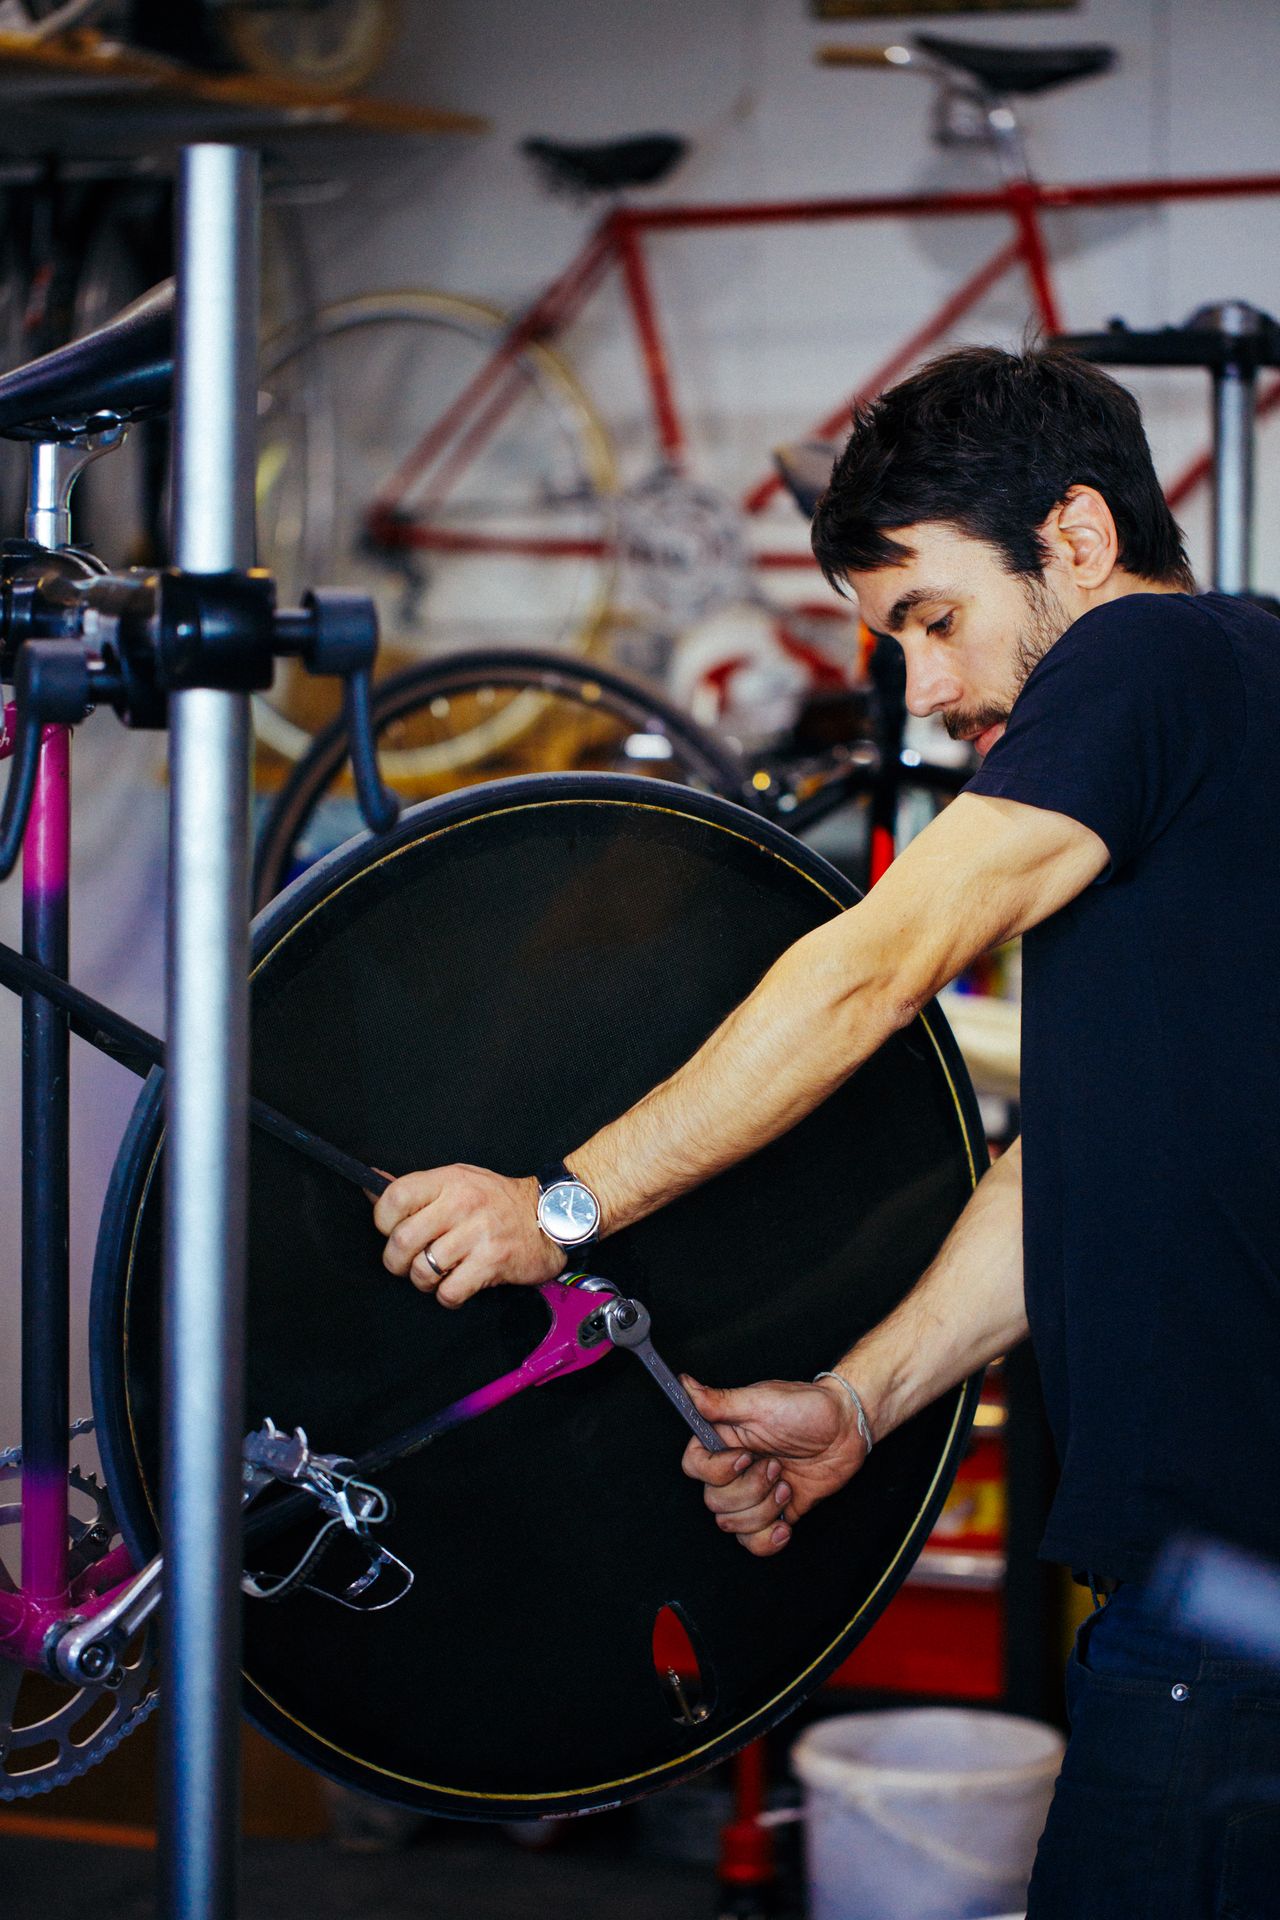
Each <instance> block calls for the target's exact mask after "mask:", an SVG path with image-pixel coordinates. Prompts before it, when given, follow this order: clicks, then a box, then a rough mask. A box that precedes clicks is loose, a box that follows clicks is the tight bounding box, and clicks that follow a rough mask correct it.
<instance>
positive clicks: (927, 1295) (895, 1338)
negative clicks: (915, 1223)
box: [834, 1140, 1027, 1440]
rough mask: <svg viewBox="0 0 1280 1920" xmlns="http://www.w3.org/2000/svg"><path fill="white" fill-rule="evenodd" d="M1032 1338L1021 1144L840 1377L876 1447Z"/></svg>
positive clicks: (984, 1183)
mask: <svg viewBox="0 0 1280 1920" xmlns="http://www.w3.org/2000/svg"><path fill="white" fill-rule="evenodd" d="M1026 1334H1027V1312H1026V1304H1025V1299H1024V1293H1023V1273H1022V1142H1021V1141H1020V1140H1016V1141H1015V1142H1014V1144H1013V1145H1012V1146H1011V1147H1010V1148H1009V1151H1008V1152H1007V1153H1005V1154H1003V1155H1002V1156H1001V1158H1000V1159H999V1160H997V1161H996V1163H995V1165H994V1166H993V1167H991V1169H990V1170H989V1171H988V1173H987V1174H986V1175H985V1177H984V1178H983V1179H982V1180H981V1181H980V1182H979V1184H978V1186H977V1188H976V1189H975V1191H974V1193H973V1197H972V1198H971V1199H970V1201H969V1203H968V1205H967V1206H966V1207H965V1210H964V1212H963V1213H962V1214H961V1215H960V1218H959V1219H958V1220H957V1221H956V1224H955V1226H954V1227H953V1228H952V1229H951V1232H950V1233H949V1234H948V1235H947V1238H946V1239H945V1240H944V1242H943V1244H942V1246H941V1248H940V1249H939V1252H938V1255H937V1258H936V1259H935V1260H934V1261H933V1263H932V1264H931V1265H930V1267H929V1268H928V1270H927V1271H926V1272H925V1274H924V1275H923V1276H922V1278H921V1279H920V1280H919V1281H918V1282H917V1283H916V1285H915V1286H914V1287H913V1288H912V1290H911V1292H910V1293H909V1294H908V1295H907V1297H906V1299H905V1300H904V1301H903V1302H902V1304H901V1306H899V1307H896V1308H895V1309H894V1311H893V1312H892V1313H891V1314H890V1315H889V1316H888V1318H887V1319H885V1320H882V1321H881V1322H880V1325H879V1326H878V1327H875V1328H873V1329H872V1331H871V1332H870V1333H869V1334H866V1335H865V1336H864V1338H863V1339H861V1340H859V1342H858V1344H857V1345H856V1346H855V1347H853V1348H851V1350H850V1351H849V1353H847V1354H846V1355H845V1357H844V1359H843V1360H841V1361H840V1363H839V1365H838V1366H837V1368H836V1369H835V1370H836V1372H838V1373H840V1374H842V1375H843V1376H844V1377H845V1378H846V1379H847V1380H848V1381H850V1383H851V1384H852V1385H853V1386H854V1387H855V1388H856V1389H857V1392H858V1394H859V1396H860V1397H861V1399H862V1401H863V1404H864V1406H865V1407H866V1410H867V1417H868V1419H869V1421H870V1423H871V1431H872V1433H873V1434H874V1436H875V1438H876V1439H877V1440H879V1439H882V1438H883V1437H884V1435H885V1434H886V1433H891V1432H892V1431H893V1429H894V1428H895V1427H897V1426H901V1424H902V1422H903V1421H904V1420H908V1419H910V1417H911V1415H912V1414H913V1413H918V1412H919V1410H920V1408H921V1407H926V1406H928V1405H929V1403H930V1401H932V1400H936V1399H937V1397H938V1395H939V1394H940V1393H945V1392H946V1390H947V1388H948V1387H953V1386H955V1385H956V1383H957V1382H958V1381H960V1380H964V1379H966V1378H967V1377H968V1376H969V1375H970V1374H971V1373H976V1372H977V1371H978V1370H979V1368H981V1367H984V1366H985V1365H986V1364H987V1362H988V1361H990V1360H994V1359H995V1358H996V1356H997V1355H998V1354H1002V1353H1007V1352H1008V1351H1009V1349H1010V1348H1011V1347H1015V1346H1017V1344H1018V1342H1019V1341H1020V1340H1022V1339H1024V1338H1025V1337H1026ZM834 1390H835V1391H838V1389H834Z"/></svg>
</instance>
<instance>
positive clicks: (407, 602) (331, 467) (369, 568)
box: [256, 292, 616, 781]
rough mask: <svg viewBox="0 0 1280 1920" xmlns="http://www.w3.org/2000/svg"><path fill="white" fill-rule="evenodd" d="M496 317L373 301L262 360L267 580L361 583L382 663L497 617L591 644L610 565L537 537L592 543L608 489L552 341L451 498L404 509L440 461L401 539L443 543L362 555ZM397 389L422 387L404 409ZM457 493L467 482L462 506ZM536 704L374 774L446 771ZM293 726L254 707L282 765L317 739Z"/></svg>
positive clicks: (309, 729) (471, 634) (489, 624)
mask: <svg viewBox="0 0 1280 1920" xmlns="http://www.w3.org/2000/svg"><path fill="white" fill-rule="evenodd" d="M508 325H509V322H508V321H507V319H506V317H505V316H504V315H503V314H501V313H500V312H499V311H498V310H497V309H496V308H492V307H488V306H485V305H483V304H482V303H479V302H475V301H467V300H460V299H455V298H454V297H452V296H448V295H437V294H433V293H429V292H416V293H413V292H411V293H406V294H399V295H369V296H365V297H362V298H360V299H357V300H350V301H344V302H341V303H339V304H338V305H335V306H332V307H328V308H325V309H324V310H323V311H322V313H321V314H320V316H319V319H318V322H317V324H316V325H315V326H314V327H313V328H311V329H310V331H306V332H300V331H299V330H294V331H293V332H292V333H290V334H288V335H286V336H284V337H283V338H282V339H281V340H279V341H278V342H277V343H276V344H275V345H274V346H271V347H269V348H268V350H267V352H266V355H265V360H264V374H263V382H262V386H263V394H264V399H263V402H262V409H263V427H262V434H261V438H260V450H259V468H258V518H259V541H260V557H261V560H262V562H263V564H264V565H266V566H269V567H270V568H271V570H272V571H273V572H274V573H276V575H277V577H278V579H279V580H280V583H281V592H282V597H284V598H290V597H293V596H295V595H296V594H297V592H298V591H300V590H301V589H302V588H303V587H306V586H310V585H313V584H316V583H317V582H318V581H321V580H323V581H325V582H326V583H333V584H343V585H347V586H351V587H354V588H356V589H357V590H360V591H368V592H371V593H372V595H373V597H374V599H375V602H376V603H377V605H378V610H379V618H380V623H381V626H382V634H383V647H384V649H385V653H386V657H387V658H388V659H389V661H390V663H391V664H392V665H393V666H394V664H396V663H397V662H398V663H399V664H404V663H405V662H406V661H407V660H409V659H413V658H416V657H421V656H422V655H423V654H424V653H425V654H428V655H429V654H430V653H431V652H439V651H441V650H444V649H447V648H450V647H457V646H459V645H463V644H468V643H472V644H473V643H474V639H475V637H476V635H477V633H478V632H483V633H484V634H485V636H486V639H487V640H489V641H490V643H494V640H495V639H496V638H497V636H501V634H502V633H503V622H504V620H505V621H506V623H507V625H508V629H509V628H510V624H511V622H512V621H514V620H523V621H524V622H525V623H526V624H527V625H529V626H530V627H531V628H532V629H533V631H532V632H530V633H526V634H525V636H524V637H526V638H530V637H535V635H536V638H537V639H538V641H539V643H540V644H549V645H552V646H556V647H560V648H563V649H565V650H566V651H572V652H583V651H585V650H586V649H588V648H589V647H590V646H591V645H592V644H593V642H595V641H596V640H597V639H598V637H599V636H600V634H601V632H602V630H603V628H604V625H605V622H606V619H607V615H608V609H609V604H610V596H611V588H612V573H613V569H612V561H611V559H610V558H608V557H606V555H605V554H602V553H600V552H599V551H597V552H596V557H592V554H591V552H588V553H586V554H580V553H570V554H568V555H567V556H565V557H559V556H558V555H557V554H554V553H553V554H552V555H550V556H548V555H546V553H545V552H544V551H542V549H544V548H545V546H546V544H547V542H548V540H551V541H555V542H559V543H560V544H561V545H564V544H567V545H569V546H570V547H573V546H575V545H576V544H580V543H585V545H586V546H587V548H588V549H595V550H599V549H601V548H603V547H604V546H605V539H604V536H605V532H606V526H605V522H606V513H605V510H604V507H603V504H602V503H603V502H604V501H606V500H607V499H608V497H609V496H610V495H611V494H612V493H613V492H614V490H615V488H616V473H615V469H614V465H613V456H612V450H611V448H610V446H609V442H608V438H607V436H606V434H605V432H604V429H603V426H602V425H601V423H600V421H599V419H598V417H597V416H596V414H595V412H594V409H593V408H592V407H591V404H590V402H589V401H588V400H587V397H586V395H585V393H584V392H583V390H582V388H581V387H580V385H579V384H578V382H577V380H576V379H575V377H574V376H573V374H572V373H571V372H570V370H569V368H568V367H567V366H566V365H565V363H564V362H563V361H562V360H561V359H560V358H559V356H558V355H556V354H555V353H553V352H552V351H551V350H550V349H548V348H546V347H531V348H529V349H528V350H527V351H526V352H525V353H524V354H523V355H522V356H521V358H520V363H519V376H518V384H519V399H518V401H515V402H513V404H512V408H511V411H510V412H509V413H508V414H507V415H506V416H504V419H503V422H502V426H501V430H500V431H499V432H497V433H496V434H495V435H494V436H493V437H492V438H491V439H490V440H489V441H487V442H486V444H485V446H484V448H483V449H482V450H481V451H479V452H478V453H477V454H475V456H474V457H472V458H471V459H470V460H469V462H467V463H464V466H463V468H462V470H461V471H460V472H459V474H458V480H457V485H456V486H455V487H454V489H453V491H452V492H446V494H444V495H443V496H442V497H441V499H440V501H439V503H438V505H436V506H435V507H433V508H432V509H431V512H430V514H429V515H427V517H426V518H425V519H424V518H423V517H421V515H419V517H418V518H417V519H414V518H413V510H415V503H416V501H418V500H420V499H422V498H425V497H426V492H427V489H429V488H430V487H431V486H432V485H434V484H436V483H437V482H438V481H439V480H440V477H441V472H442V468H441V465H439V464H438V465H437V466H436V467H435V468H433V469H432V470H430V471H428V472H427V473H426V474H425V475H423V476H421V477H420V478H419V480H418V481H417V482H416V491H414V490H413V489H411V491H410V493H409V494H408V495H407V496H405V499H404V504H405V506H406V508H407V509H409V510H410V514H409V520H408V522H407V523H406V525H407V527H408V533H407V536H406V537H407V538H408V539H409V540H411V541H412V540H415V539H420V538H421V539H426V540H427V541H428V542H433V541H434V542H437V543H443V544H437V545H429V546H428V548H427V549H426V550H425V554H424V552H423V550H421V549H418V548H416V547H413V546H407V547H405V548H404V549H400V548H385V547H384V548H381V549H377V550H376V551H375V552H373V553H372V554H371V551H370V542H369V538H368V527H367V512H368V508H369V506H370V503H371V502H373V501H374V500H375V499H376V498H377V497H378V494H379V492H380V490H382V489H384V488H385V485H386V482H387V480H388V478H389V476H390V475H391V474H392V473H394V472H395V471H396V469H397V468H399V467H401V466H402V465H403V462H404V460H405V459H406V457H407V456H408V455H409V453H410V452H411V451H412V449H413V447H414V446H415V445H416V444H418V443H419V442H420V441H421V439H422V436H423V434H424V432H425V431H426V430H427V428H428V427H429V426H430V423H431V422H432V421H433V420H438V419H439V418H440V416H441V414H442V413H443V412H444V411H445V409H446V407H447V405H448V402H449V400H450V399H451V398H452V397H454V396H455V395H456V393H457V391H458V390H459V388H460V387H461V386H463V385H465V383H466V381H467V380H468V379H470V378H471V376H472V374H473V373H474V372H475V370H476V369H477V368H478V367H479V366H480V365H481V364H483V362H484V360H486V359H487V357H488V355H489V354H490V352H491V351H492V350H493V348H494V346H495V345H496V343H497V342H498V341H500V340H501V339H502V337H503V335H504V333H505V331H506V329H507V327H508ZM392 348H394V350H395V356H398V357H393V355H392V352H391V349H392ZM406 393H411V394H413V395H414V396H416V398H415V400H414V402H413V404H412V406H410V405H408V404H407V403H406V401H405V398H404V396H405V394H406ZM357 416H358V417H359V422H360V426H359V434H357V432H356V427H355V421H356V417H357ZM360 435H363V437H364V439H363V443H361V441H360ZM370 443H373V444H370ZM449 457H450V456H449V453H448V452H447V450H446V453H445V459H446V460H447V459H448V458H449ZM464 487H465V488H470V489H472V490H473V491H472V492H471V493H470V495H469V497H468V498H465V499H464V498H462V497H461V489H463V488H464ZM458 538H461V539H462V540H463V541H464V542H467V541H475V540H476V539H479V540H480V541H481V542H482V543H486V542H487V543H489V544H490V546H491V545H492V543H493V542H495V541H496V542H497V543H498V550H497V551H490V550H488V548H487V547H486V548H485V549H484V550H482V551H480V552H478V553H477V552H472V551H470V550H469V549H467V548H465V547H464V550H463V551H461V552H455V551H453V550H451V548H450V547H449V545H448V543H449V542H450V541H451V540H455V539H458ZM530 541H532V542H533V543H534V546H535V548H537V549H538V551H535V552H532V553H524V552H522V551H521V550H520V544H519V543H521V542H524V543H525V544H526V545H527V544H528V543H529V542H530ZM510 549H514V551H512V550H510ZM335 575H337V576H338V578H337V579H335ZM490 636H493V637H494V639H490ZM511 637H513V636H511V634H510V632H509V631H508V639H510V638H511ZM497 643H500V640H498V641H497ZM316 693H317V689H316V686H315V683H314V682H311V683H310V684H308V683H307V682H306V677H305V676H304V675H300V674H297V675H295V676H294V677H293V678H292V680H291V681H290V682H288V683H287V686H286V688H285V698H287V699H293V700H296V699H298V698H299V697H308V698H310V699H311V700H313V701H314V699H315V697H316ZM329 697H331V696H329ZM313 710H314V709H313ZM319 712H320V713H321V714H322V716H323V718H324V719H327V718H328V717H329V714H328V712H326V711H325V710H324V709H323V708H321V709H319ZM537 713H538V709H537V708H536V707H534V706H533V705H531V704H529V705H526V706H524V707H523V708H520V707H517V708H516V709H515V710H514V711H513V712H511V713H509V714H504V715H501V716H493V717H491V719H490V720H489V721H488V722H478V726H477V731H476V734H475V738H474V740H473V741H472V742H470V744H467V745H460V746H451V747H449V748H448V749H441V750H431V749H426V750H424V751H422V752H419V753H406V754H404V755H402V756H398V755H396V754H394V753H393V754H391V755H389V756H387V758H386V760H385V762H384V772H385V775H386V777H387V778H388V779H390V780H392V781H396V780H402V781H408V780H412V779H419V780H430V779H433V778H436V777H438V776H440V775H442V774H446V773H448V772H450V771H451V770H452V769H454V768H456V767H460V766H464V765H466V764H468V761H469V760H471V759H474V758H478V757H482V756H484V755H485V754H491V753H494V752H497V751H499V750H500V749H501V747H502V746H504V745H506V744H507V743H508V742H509V741H511V740H514V739H518V738H519V736H520V734H521V732H522V731H523V730H524V728H525V727H526V726H528V725H529V724H530V723H531V721H532V720H534V719H536V717H537ZM303 718H304V717H303V716H302V715H300V714H299V713H298V712H296V711H295V712H294V713H292V714H291V713H288V712H282V711H281V708H280V704H279V700H278V697H277V699H276V701H275V702H268V701H265V700H259V701H258V702H257V703H256V723H257V728H258V734H259V738H260V740H261V741H262V742H263V743H265V744H266V745H267V746H268V747H270V748H271V749H272V750H273V751H275V752H276V753H278V754H280V755H282V756H283V757H284V758H285V759H289V760H294V759H297V758H298V757H299V756H300V755H301V754H302V753H304V752H305V751H306V750H307V748H308V747H309V745H310V743H311V740H312V738H313V737H314V733H315V731H316V726H315V725H314V724H313V725H310V726H309V725H307V724H304V723H303Z"/></svg>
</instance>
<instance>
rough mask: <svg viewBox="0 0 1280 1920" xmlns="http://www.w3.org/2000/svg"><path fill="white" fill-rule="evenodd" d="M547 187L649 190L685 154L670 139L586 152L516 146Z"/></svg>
mask: <svg viewBox="0 0 1280 1920" xmlns="http://www.w3.org/2000/svg"><path fill="white" fill-rule="evenodd" d="M520 150H521V152H522V153H527V154H528V156H529V158H530V159H531V160H532V161H533V163H534V165H535V167H536V168H537V169H538V172H539V173H540V174H541V175H542V178H543V180H544V181H545V183H546V184H547V186H549V187H553V188H557V189H560V190H562V191H563V190H565V189H568V190H570V191H571V192H574V193H611V192H614V191H615V190H616V189H618V188H619V187H654V186H657V184H658V182H659V181H660V180H665V179H666V177H667V175H668V174H669V173H670V172H671V171H672V169H673V168H674V167H676V166H678V165H679V163H680V161H681V160H683V159H684V156H685V154H686V153H687V152H688V151H689V143H688V141H687V140H681V139H680V138H679V136H678V135H677V134H674V133H638V134H634V135H632V136H631V138H629V139H627V140H603V141H597V142H596V143H595V144H594V145H592V146H584V147H571V146H562V145H561V144H560V143H559V142H558V141H555V140H537V139H534V140H522V141H521V143H520Z"/></svg>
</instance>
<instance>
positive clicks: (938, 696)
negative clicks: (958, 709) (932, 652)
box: [907, 653, 963, 720]
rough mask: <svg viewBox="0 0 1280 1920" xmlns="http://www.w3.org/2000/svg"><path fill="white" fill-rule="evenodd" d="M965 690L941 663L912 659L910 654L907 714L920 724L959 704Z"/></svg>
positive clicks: (908, 659)
mask: <svg viewBox="0 0 1280 1920" xmlns="http://www.w3.org/2000/svg"><path fill="white" fill-rule="evenodd" d="M962 692H963V689H962V688H961V686H960V683H959V681H958V680H957V679H956V677H955V675H954V674H953V673H950V672H948V671H947V668H946V666H945V664H944V663H943V662H941V661H931V660H929V659H927V658H925V659H923V660H922V659H919V658H916V659H913V658H912V656H911V655H910V654H909V653H908V654H907V711H908V712H909V713H913V714H914V715H915V716H916V718H917V720H925V719H927V718H928V716H929V715H930V714H931V713H940V712H942V711H944V710H945V709H946V708H948V707H955V706H958V705H959V704H960V700H961V696H962Z"/></svg>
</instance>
